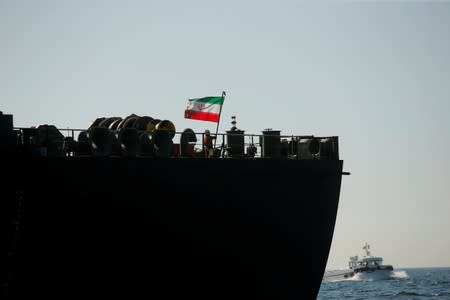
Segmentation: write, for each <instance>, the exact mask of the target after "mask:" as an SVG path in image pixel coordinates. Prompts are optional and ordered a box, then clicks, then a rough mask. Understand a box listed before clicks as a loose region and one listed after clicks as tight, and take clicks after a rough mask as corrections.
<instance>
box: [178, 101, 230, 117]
mask: <svg viewBox="0 0 450 300" xmlns="http://www.w3.org/2000/svg"><path fill="white" fill-rule="evenodd" d="M223 101H224V97H204V98H195V99H189V100H188V102H187V106H186V109H185V111H184V117H185V118H186V119H193V120H201V121H210V122H216V123H218V122H219V120H220V112H221V111H222V105H223Z"/></svg>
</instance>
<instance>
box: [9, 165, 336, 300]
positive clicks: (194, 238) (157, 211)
mask: <svg viewBox="0 0 450 300" xmlns="http://www.w3.org/2000/svg"><path fill="white" fill-rule="evenodd" d="M1 160H2V161H1V163H2V165H3V166H6V168H4V172H5V174H6V175H7V176H6V177H7V178H8V179H7V180H6V184H5V188H2V193H4V195H6V197H5V199H4V200H3V199H2V201H4V202H3V204H2V205H5V203H7V204H6V205H7V207H8V209H7V211H9V212H10V213H11V212H12V214H15V212H17V213H18V218H19V219H20V228H17V230H16V231H15V233H14V234H15V235H16V236H15V237H13V238H16V242H15V249H14V253H13V256H14V258H13V259H9V264H10V266H9V271H10V274H9V276H10V278H11V280H10V282H9V287H8V296H9V298H10V299H19V298H29V297H30V295H32V296H33V297H43V298H46V299H48V298H67V297H72V296H79V297H102V298H106V297H110V296H119V297H126V299H128V298H134V297H137V296H138V295H139V297H142V298H152V297H154V298H156V299H176V298H178V299H180V298H181V297H183V298H184V297H189V298H190V297H193V298H195V299H236V298H247V299H315V298H316V297H317V293H318V290H319V288H320V284H321V280H322V276H323V274H324V270H325V266H326V262H327V259H328V253H329V249H330V246H331V241H332V236H333V231H334V226H335V220H336V214H337V208H338V201H339V193H340V185H341V176H342V161H341V160H292V159H289V160H288V159H232V158H230V159H195V158H194V159H192V158H191V159H183V158H176V159H157V158H149V159H145V158H95V157H61V158H57V157H55V158H50V157H49V158H39V157H36V158H30V157H20V158H7V159H4V158H2V159H1ZM2 198H4V197H2ZM6 219H7V218H6ZM304 274H308V276H304Z"/></svg>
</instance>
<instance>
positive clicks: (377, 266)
mask: <svg viewBox="0 0 450 300" xmlns="http://www.w3.org/2000/svg"><path fill="white" fill-rule="evenodd" d="M363 249H364V250H365V252H366V255H365V256H364V257H363V258H361V259H360V258H358V256H357V255H356V256H351V257H350V261H349V262H348V267H349V268H348V269H344V270H334V271H327V272H325V274H324V277H323V279H324V280H342V279H346V278H355V279H370V280H380V279H387V278H389V277H390V276H391V275H392V271H393V270H394V268H393V267H392V265H384V264H383V258H382V257H380V256H373V255H371V254H370V250H369V249H370V246H369V244H367V243H366V244H365V245H364V247H363Z"/></svg>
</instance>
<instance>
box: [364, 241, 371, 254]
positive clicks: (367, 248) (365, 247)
mask: <svg viewBox="0 0 450 300" xmlns="http://www.w3.org/2000/svg"><path fill="white" fill-rule="evenodd" d="M363 249H364V250H366V256H370V250H369V249H370V245H369V244H367V242H366V244H365V245H364V247H363Z"/></svg>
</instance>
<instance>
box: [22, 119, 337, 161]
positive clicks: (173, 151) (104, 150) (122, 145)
mask: <svg viewBox="0 0 450 300" xmlns="http://www.w3.org/2000/svg"><path fill="white" fill-rule="evenodd" d="M14 131H15V133H16V136H17V147H19V148H20V149H22V150H23V151H30V152H36V153H39V154H40V155H44V156H118V157H120V156H136V157H157V156H162V157H183V158H184V157H196V158H205V157H209V158H279V159H283V158H284V159H339V149H338V137H337V136H328V137H316V136H313V135H281V134H280V132H279V131H267V132H264V131H263V134H244V133H243V131H239V130H237V131H235V132H233V131H227V132H226V133H218V134H217V135H215V134H213V136H214V137H215V141H213V145H215V147H213V149H211V150H210V151H205V143H204V140H205V133H204V132H194V131H189V132H186V130H185V131H183V132H173V131H171V132H167V130H165V134H163V135H164V139H163V138H162V137H158V134H159V133H158V132H157V130H154V131H153V132H147V131H145V130H137V129H135V128H121V129H119V130H111V129H108V128H102V127H94V128H90V129H74V128H72V129H69V128H65V129H62V128H56V127H54V126H51V125H42V126H38V127H32V128H21V127H17V128H14ZM163 131H164V130H163ZM163 135H161V136H163ZM168 137H169V138H168ZM169 139H170V141H169ZM157 142H159V143H161V142H164V143H168V144H167V145H166V146H168V147H169V148H167V147H166V148H165V151H166V153H165V154H163V155H161V153H159V152H158V151H160V150H161V148H164V147H162V146H163V145H157ZM155 146H156V147H155ZM158 148H159V149H158Z"/></svg>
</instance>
